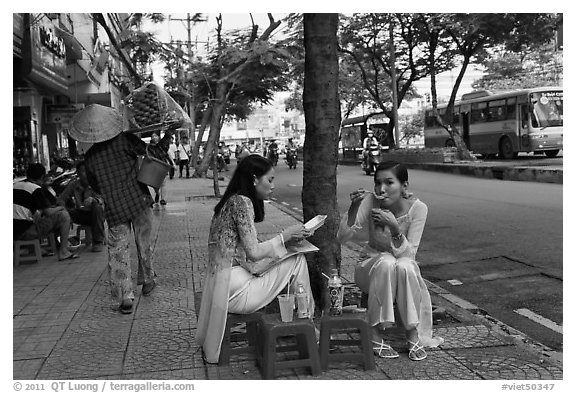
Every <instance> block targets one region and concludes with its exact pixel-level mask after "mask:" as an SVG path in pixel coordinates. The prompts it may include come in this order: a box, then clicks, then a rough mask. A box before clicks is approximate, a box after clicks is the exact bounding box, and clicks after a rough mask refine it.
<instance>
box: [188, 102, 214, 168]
mask: <svg viewBox="0 0 576 393" xmlns="http://www.w3.org/2000/svg"><path fill="white" fill-rule="evenodd" d="M211 116H212V107H208V108H206V110H205V111H204V114H203V115H202V124H200V128H199V129H198V135H197V136H196V143H194V147H193V148H192V153H191V157H190V166H192V165H194V174H193V175H192V177H200V176H198V175H197V173H198V174H199V172H198V168H199V167H200V164H198V154H199V152H200V145H201V144H202V138H203V137H204V131H206V127H207V126H208V122H210V119H211Z"/></svg>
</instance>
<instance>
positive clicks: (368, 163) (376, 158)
mask: <svg viewBox="0 0 576 393" xmlns="http://www.w3.org/2000/svg"><path fill="white" fill-rule="evenodd" d="M380 161H381V157H380V149H379V148H378V149H370V150H369V151H368V154H367V155H366V157H365V158H364V160H362V170H363V171H364V172H366V174H367V175H371V174H372V173H373V172H376V167H377V166H378V164H379V163H380Z"/></svg>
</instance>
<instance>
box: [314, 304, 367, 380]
mask: <svg viewBox="0 0 576 393" xmlns="http://www.w3.org/2000/svg"><path fill="white" fill-rule="evenodd" d="M334 330H336V331H340V332H342V331H346V332H348V331H358V333H360V339H359V340H356V339H348V340H343V339H340V340H333V339H331V338H330V335H331V334H334V333H335V332H334ZM331 344H332V345H333V346H339V345H342V346H359V347H360V352H348V353H338V352H334V353H330V345H331ZM331 361H361V362H362V363H363V364H364V369H365V370H373V369H374V367H375V366H374V354H373V353H372V342H371V339H370V326H369V325H368V322H367V321H366V319H365V316H364V314H360V313H350V314H342V315H338V316H323V317H322V319H321V321H320V364H321V366H322V370H326V369H328V364H329V363H330V362H331Z"/></svg>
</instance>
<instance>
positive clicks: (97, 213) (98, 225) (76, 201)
mask: <svg viewBox="0 0 576 393" xmlns="http://www.w3.org/2000/svg"><path fill="white" fill-rule="evenodd" d="M76 173H77V174H78V179H76V180H74V181H72V182H70V184H68V186H66V188H65V189H64V191H62V194H60V196H59V197H58V203H59V204H60V205H62V206H66V208H67V209H68V212H69V213H70V217H72V222H73V223H74V224H78V225H82V226H86V227H89V228H90V230H91V233H92V249H91V251H92V252H100V251H102V250H103V248H104V220H105V219H106V218H105V216H104V199H103V198H102V196H101V195H99V194H98V193H97V192H96V191H94V190H93V189H92V187H90V185H89V184H88V177H87V175H86V165H85V164H84V161H81V162H79V163H78V164H77V165H76Z"/></svg>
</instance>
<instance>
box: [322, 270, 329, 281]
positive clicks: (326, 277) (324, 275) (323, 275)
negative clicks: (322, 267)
mask: <svg viewBox="0 0 576 393" xmlns="http://www.w3.org/2000/svg"><path fill="white" fill-rule="evenodd" d="M322 275H323V276H324V277H326V278H327V279H328V280H330V277H328V276H327V275H325V274H324V272H322Z"/></svg>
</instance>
